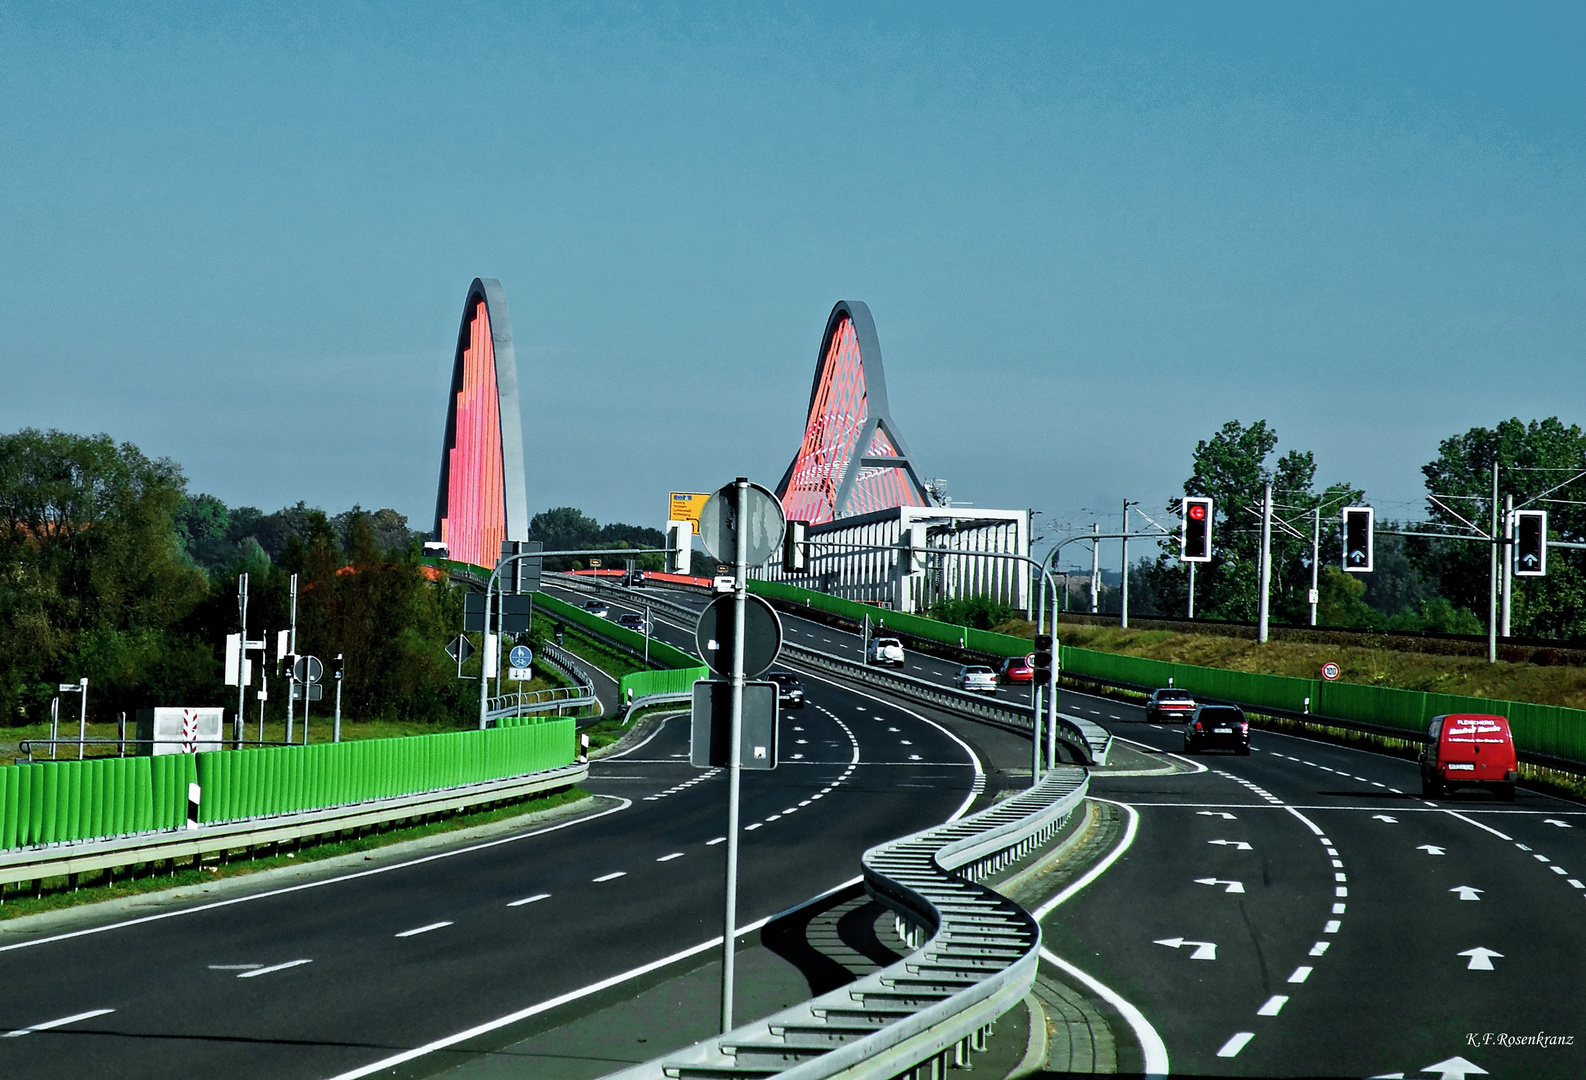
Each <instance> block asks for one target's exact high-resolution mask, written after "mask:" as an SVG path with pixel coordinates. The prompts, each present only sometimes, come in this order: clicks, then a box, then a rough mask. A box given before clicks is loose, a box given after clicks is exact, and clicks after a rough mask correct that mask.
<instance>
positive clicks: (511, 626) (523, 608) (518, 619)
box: [496, 593, 534, 634]
mask: <svg viewBox="0 0 1586 1080" xmlns="http://www.w3.org/2000/svg"><path fill="white" fill-rule="evenodd" d="M496 603H498V604H500V605H501V632H502V633H503V634H522V633H525V632H527V631H528V629H529V616H530V614H531V613H532V612H533V610H534V597H532V596H530V595H528V594H527V593H525V594H523V595H522V596H498V597H496Z"/></svg>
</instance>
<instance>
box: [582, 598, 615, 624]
mask: <svg viewBox="0 0 1586 1080" xmlns="http://www.w3.org/2000/svg"><path fill="white" fill-rule="evenodd" d="M584 610H585V611H587V612H589V613H590V614H591V615H593V616H595V618H597V619H609V618H611V608H610V607H608V606H607V605H606V602H605V601H604V600H585V601H584Z"/></svg>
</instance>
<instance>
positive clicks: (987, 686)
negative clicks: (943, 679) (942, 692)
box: [953, 664, 997, 694]
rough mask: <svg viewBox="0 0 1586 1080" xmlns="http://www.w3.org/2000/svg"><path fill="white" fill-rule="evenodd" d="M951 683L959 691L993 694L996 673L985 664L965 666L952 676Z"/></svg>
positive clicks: (994, 691) (995, 685) (995, 684)
mask: <svg viewBox="0 0 1586 1080" xmlns="http://www.w3.org/2000/svg"><path fill="white" fill-rule="evenodd" d="M953 683H954V684H955V685H956V686H957V687H958V688H959V689H960V690H967V691H970V692H972V693H981V694H995V693H996V692H997V673H996V672H995V671H992V670H991V669H990V668H989V667H987V666H986V665H985V664H965V665H964V666H963V667H961V668H959V669H958V674H957V675H954V676H953Z"/></svg>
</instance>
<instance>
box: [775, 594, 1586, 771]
mask: <svg viewBox="0 0 1586 1080" xmlns="http://www.w3.org/2000/svg"><path fill="white" fill-rule="evenodd" d="M749 588H750V591H752V592H755V593H758V594H760V595H761V596H765V597H768V598H771V599H774V600H781V601H783V602H785V603H789V604H794V605H797V606H799V607H808V608H812V609H814V610H817V611H825V612H829V613H831V614H834V615H840V616H843V617H846V618H849V619H854V620H859V619H862V618H864V617H865V616H867V615H868V616H869V617H870V621H871V623H872V624H873V625H875V626H877V627H878V628H885V629H891V630H895V631H897V632H899V633H904V634H909V635H912V636H914V637H919V638H924V639H926V640H928V641H938V642H942V643H944V644H948V645H956V646H959V647H960V648H964V649H968V650H971V651H973V652H979V653H987V654H990V655H992V656H1022V655H1024V654H1025V653H1027V652H1029V651H1030V648H1031V643H1030V639H1029V638H1021V637H1013V636H1011V635H1008V634H994V633H991V632H990V631H986V630H976V629H974V628H972V627H964V626H954V625H952V624H950V623H942V622H937V621H936V620H934V619H927V618H924V617H923V616H919V615H905V614H903V613H901V612H896V611H888V610H886V609H885V608H877V607H872V606H871V605H869V604H860V603H856V602H854V601H852V600H844V599H842V598H840V597H836V596H827V595H826V594H825V593H818V592H812V591H811V590H809V589H801V588H799V587H798V586H795V585H788V584H785V583H783V582H779V581H756V580H751V581H750V582H749ZM1058 661H1059V666H1060V667H1061V668H1062V670H1063V672H1064V673H1065V674H1069V675H1079V676H1089V677H1091V678H1095V679H1103V680H1111V681H1113V682H1121V683H1132V684H1134V685H1137V686H1167V685H1169V682H1170V681H1171V684H1172V685H1173V686H1176V687H1181V688H1183V689H1185V690H1188V691H1190V692H1191V693H1193V694H1199V695H1201V696H1203V697H1208V698H1217V699H1220V700H1224V701H1236V702H1239V703H1240V704H1242V705H1248V706H1250V707H1251V708H1254V709H1257V710H1259V709H1262V708H1268V709H1281V710H1284V711H1286V712H1296V713H1303V712H1309V713H1314V714H1316V715H1317V717H1318V719H1328V718H1331V719H1337V720H1354V721H1357V722H1360V723H1367V724H1375V725H1378V726H1380V727H1389V728H1401V729H1403V731H1404V732H1405V735H1406V737H1408V738H1412V739H1413V738H1415V737H1416V736H1419V735H1421V734H1423V733H1424V732H1425V731H1426V725H1427V724H1428V723H1429V722H1430V721H1431V719H1432V717H1434V716H1440V715H1442V714H1444V713H1461V712H1464V713H1487V714H1489V715H1496V716H1503V717H1507V718H1508V720H1509V727H1510V729H1511V730H1512V731H1513V732H1514V741H1515V745H1516V746H1517V747H1519V748H1520V749H1521V750H1524V751H1529V752H1531V753H1536V754H1547V755H1550V756H1552V757H1555V758H1561V759H1564V760H1566V761H1570V762H1574V763H1578V764H1586V709H1571V708H1566V707H1564V706H1561V705H1535V704H1532V703H1530V702H1525V701H1504V700H1501V699H1498V698H1479V697H1465V696H1462V695H1458V694H1435V693H1427V692H1424V691H1420V690H1398V689H1394V688H1393V687H1387V686H1367V685H1365V684H1362V683H1347V682H1325V681H1323V680H1321V679H1297V678H1294V677H1292V676H1288V675H1265V674H1260V673H1257V672H1248V671H1229V670H1226V669H1224V668H1208V667H1198V666H1196V665H1193V664H1176V663H1172V662H1170V661H1166V660H1152V659H1150V658H1147V657H1143V656H1126V655H1124V654H1122V653H1107V652H1099V651H1097V650H1095V649H1078V648H1073V647H1070V646H1068V645H1064V646H1061V648H1060V650H1059V658H1058Z"/></svg>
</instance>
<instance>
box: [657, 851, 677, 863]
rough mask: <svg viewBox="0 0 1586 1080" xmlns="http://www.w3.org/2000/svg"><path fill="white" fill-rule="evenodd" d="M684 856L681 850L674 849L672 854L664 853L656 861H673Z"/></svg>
mask: <svg viewBox="0 0 1586 1080" xmlns="http://www.w3.org/2000/svg"><path fill="white" fill-rule="evenodd" d="M682 857H683V853H682V852H681V851H674V852H672V854H670V855H662V856H661V857H660V858H659V859H657V860H655V861H656V862H671V861H672V860H673V859H681V858H682Z"/></svg>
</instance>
